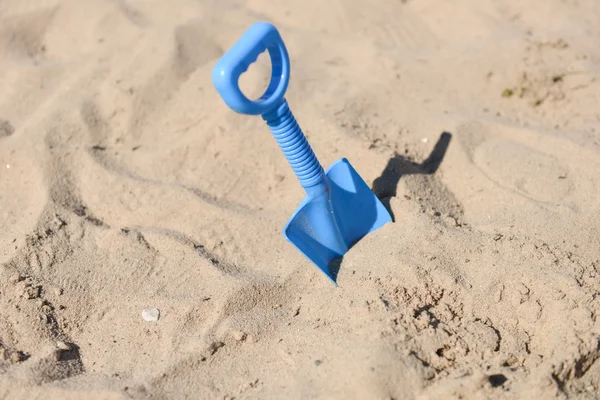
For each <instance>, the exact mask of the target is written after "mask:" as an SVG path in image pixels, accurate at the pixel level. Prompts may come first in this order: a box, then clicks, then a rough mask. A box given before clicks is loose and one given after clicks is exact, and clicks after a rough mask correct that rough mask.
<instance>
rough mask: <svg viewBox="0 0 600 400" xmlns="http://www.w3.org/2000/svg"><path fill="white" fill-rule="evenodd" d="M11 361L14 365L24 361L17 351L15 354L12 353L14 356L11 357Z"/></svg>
mask: <svg viewBox="0 0 600 400" xmlns="http://www.w3.org/2000/svg"><path fill="white" fill-rule="evenodd" d="M10 361H12V362H14V363H17V362H19V361H23V356H22V355H21V353H20V352H18V351H15V352H14V353H12V354H11V355H10Z"/></svg>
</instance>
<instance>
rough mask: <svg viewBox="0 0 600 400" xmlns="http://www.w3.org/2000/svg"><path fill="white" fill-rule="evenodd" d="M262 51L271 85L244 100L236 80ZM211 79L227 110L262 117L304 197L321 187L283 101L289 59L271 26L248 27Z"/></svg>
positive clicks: (299, 131) (319, 176)
mask: <svg viewBox="0 0 600 400" xmlns="http://www.w3.org/2000/svg"><path fill="white" fill-rule="evenodd" d="M265 50H268V51H269V55H270V56H271V81H270V82H269V86H268V87H267V90H266V91H265V93H264V94H263V95H262V96H261V97H260V98H259V99H258V100H256V101H252V100H249V99H248V98H247V97H246V96H244V94H243V93H242V91H241V90H240V88H239V85H238V80H239V78H240V75H241V74H243V73H244V72H246V70H247V69H248V67H249V66H250V64H252V63H253V62H255V61H256V59H257V58H258V56H259V55H260V53H262V52H263V51H265ZM212 79H213V84H214V86H215V88H216V89H217V91H218V92H219V94H220V95H221V97H222V98H223V100H224V101H225V103H226V104H227V105H228V106H229V108H231V109H232V110H234V111H236V112H238V113H240V114H250V115H259V114H260V115H262V118H263V119H264V120H265V122H266V123H267V125H268V126H269V129H271V132H272V133H273V136H274V137H275V140H277V143H278V144H279V147H280V148H281V150H282V151H283V154H284V155H285V157H286V158H287V160H288V162H289V163H290V165H291V167H292V169H293V170H294V172H295V173H296V176H297V177H298V180H300V184H301V185H302V187H304V188H305V189H306V191H307V193H311V192H313V191H317V189H318V186H319V185H324V177H325V173H324V172H323V167H322V166H321V164H320V163H319V161H318V160H317V157H316V156H315V154H314V152H313V151H312V149H311V147H310V145H309V144H308V141H307V140H306V137H305V136H304V133H303V132H302V129H300V126H299V125H298V123H297V122H296V119H295V118H294V116H293V115H292V112H291V111H290V108H289V106H288V104H287V101H286V100H285V98H284V96H285V91H286V89H287V86H288V83H289V81H290V59H289V56H288V52H287V49H286V48H285V44H284V43H283V39H281V36H280V35H279V32H278V31H277V29H276V28H275V27H274V26H273V25H271V24H268V23H265V22H258V23H255V24H254V25H252V26H251V27H250V28H249V29H248V30H247V31H246V32H245V33H244V35H243V36H242V37H241V38H240V39H239V40H238V41H237V42H236V43H235V44H234V45H233V47H232V48H231V49H229V51H227V52H226V53H225V54H224V55H223V57H221V59H220V60H219V61H218V62H217V64H216V65H215V67H214V69H213V73H212Z"/></svg>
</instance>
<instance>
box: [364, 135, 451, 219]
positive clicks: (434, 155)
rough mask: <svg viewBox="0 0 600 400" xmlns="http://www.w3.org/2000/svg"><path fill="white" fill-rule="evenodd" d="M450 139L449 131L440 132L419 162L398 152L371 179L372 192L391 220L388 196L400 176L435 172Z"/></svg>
mask: <svg viewBox="0 0 600 400" xmlns="http://www.w3.org/2000/svg"><path fill="white" fill-rule="evenodd" d="M451 139H452V134H451V133H449V132H442V134H441V135H440V137H439V139H438V141H437V142H436V144H435V146H434V147H433V150H432V151H431V154H429V157H427V159H425V161H423V162H422V163H420V164H417V163H415V162H413V161H411V160H409V159H408V158H406V157H404V156H403V155H401V154H398V153H396V154H394V156H393V157H392V158H390V159H389V160H388V163H387V165H386V166H385V168H384V169H383V172H382V173H381V175H380V176H379V177H378V178H376V179H375V180H374V181H373V193H375V195H376V196H377V197H378V198H379V199H380V200H381V202H382V203H383V204H384V205H385V208H386V209H387V210H388V211H389V213H390V215H391V216H392V221H394V222H395V221H396V219H395V217H394V213H393V212H392V209H391V207H390V198H391V197H395V196H396V190H397V188H398V182H400V178H402V176H405V175H432V174H433V173H435V172H436V171H437V170H438V168H439V167H440V165H441V164H442V161H443V160H444V157H445V156H446V151H447V150H448V146H450V141H451Z"/></svg>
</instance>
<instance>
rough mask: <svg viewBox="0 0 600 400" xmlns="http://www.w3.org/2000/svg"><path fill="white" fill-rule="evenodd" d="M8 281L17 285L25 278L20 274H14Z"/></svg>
mask: <svg viewBox="0 0 600 400" xmlns="http://www.w3.org/2000/svg"><path fill="white" fill-rule="evenodd" d="M8 280H9V281H10V283H17V282H20V281H22V280H23V277H22V276H21V275H19V274H14V275H11V277H10V278H8Z"/></svg>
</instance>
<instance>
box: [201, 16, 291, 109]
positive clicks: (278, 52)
mask: <svg viewBox="0 0 600 400" xmlns="http://www.w3.org/2000/svg"><path fill="white" fill-rule="evenodd" d="M265 50H267V51H268V52H269V56H270V57H271V81H270V82H269V86H268V87H267V90H266V91H265V93H264V94H263V95H262V96H261V97H260V98H259V99H258V100H255V101H252V100H250V99H248V98H247V97H246V96H245V95H244V94H243V93H242V91H241V90H240V87H239V84H238V81H239V78H240V75H241V74H243V73H244V72H246V70H248V67H249V66H250V64H252V63H253V62H255V61H256V59H257V58H258V56H259V55H260V54H261V53H262V52H263V51H265ZM212 80H213V84H214V86H215V88H216V89H217V91H218V92H219V94H220V95H221V97H222V98H223V101H225V104H227V106H229V108H231V109H232V110H234V111H236V112H238V113H240V114H249V115H259V114H264V113H266V112H268V111H270V110H272V109H273V108H275V107H277V106H278V105H279V104H280V103H281V101H282V100H283V98H284V96H285V91H286V90H287V86H288V83H289V81H290V59H289V56H288V52H287V49H286V48H285V44H284V43H283V39H281V35H279V32H278V31H277V29H276V28H275V27H274V26H273V25H271V24H269V23H266V22H257V23H255V24H253V25H252V26H251V27H250V28H249V29H248V30H247V31H246V32H245V33H244V34H243V35H242V37H241V38H240V39H239V40H238V41H237V42H236V43H235V44H234V45H233V47H231V49H229V50H228V51H227V52H226V53H225V54H224V55H223V57H221V59H220V60H219V61H218V62H217V64H216V65H215V67H214V69H213V72H212Z"/></svg>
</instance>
